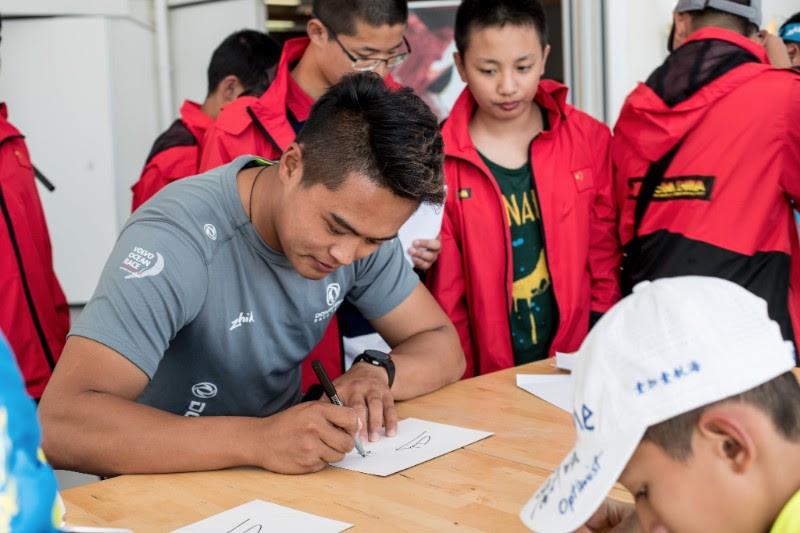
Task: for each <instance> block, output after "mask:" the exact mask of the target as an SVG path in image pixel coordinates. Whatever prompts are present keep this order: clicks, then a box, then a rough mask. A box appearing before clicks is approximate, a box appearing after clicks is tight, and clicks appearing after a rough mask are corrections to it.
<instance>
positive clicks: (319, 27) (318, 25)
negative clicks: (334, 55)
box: [306, 18, 328, 46]
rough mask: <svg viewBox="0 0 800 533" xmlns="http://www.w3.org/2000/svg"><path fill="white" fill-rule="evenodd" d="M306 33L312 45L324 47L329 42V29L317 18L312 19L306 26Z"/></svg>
mask: <svg viewBox="0 0 800 533" xmlns="http://www.w3.org/2000/svg"><path fill="white" fill-rule="evenodd" d="M306 33H307V34H308V38H309V39H311V44H314V45H316V46H322V45H324V44H325V43H327V42H328V29H327V28H326V27H325V26H324V25H323V24H322V22H321V21H320V20H319V19H317V18H311V19H310V20H309V21H308V23H307V24H306Z"/></svg>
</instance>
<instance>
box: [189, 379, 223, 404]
mask: <svg viewBox="0 0 800 533" xmlns="http://www.w3.org/2000/svg"><path fill="white" fill-rule="evenodd" d="M192 394H194V395H195V396H197V397H198V398H200V399H202V400H207V399H208V398H213V397H214V396H216V395H217V386H216V385H214V384H213V383H211V382H209V381H203V382H200V383H195V384H194V385H192Z"/></svg>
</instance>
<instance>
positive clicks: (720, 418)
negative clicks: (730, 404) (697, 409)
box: [696, 406, 756, 474]
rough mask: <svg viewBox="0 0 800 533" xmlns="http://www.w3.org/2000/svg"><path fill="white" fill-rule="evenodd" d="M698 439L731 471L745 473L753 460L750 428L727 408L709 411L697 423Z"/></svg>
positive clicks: (754, 449) (754, 455)
mask: <svg viewBox="0 0 800 533" xmlns="http://www.w3.org/2000/svg"><path fill="white" fill-rule="evenodd" d="M696 430H697V437H698V440H699V442H697V444H699V445H701V446H706V447H709V448H710V450H711V453H712V454H713V455H714V456H715V457H717V458H719V459H721V460H723V461H725V462H726V463H727V464H728V465H729V467H730V469H731V471H732V472H734V473H736V474H744V473H746V472H747V471H748V470H749V469H750V468H751V467H752V465H753V463H754V461H755V459H756V446H755V441H754V440H753V438H752V435H750V433H749V428H748V426H747V425H746V424H744V423H743V420H742V417H739V416H737V413H736V412H735V409H732V408H726V406H714V407H710V408H708V410H707V411H705V412H704V413H703V414H702V415H701V416H700V419H699V420H698V421H697V428H696Z"/></svg>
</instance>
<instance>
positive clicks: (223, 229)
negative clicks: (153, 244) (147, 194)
mask: <svg viewBox="0 0 800 533" xmlns="http://www.w3.org/2000/svg"><path fill="white" fill-rule="evenodd" d="M241 166H242V165H241V162H240V161H234V162H232V163H229V164H227V165H223V166H221V167H218V168H215V169H212V170H210V171H208V172H205V173H203V174H199V175H197V176H191V177H189V178H186V179H182V180H179V181H176V182H173V183H171V184H169V185H167V186H166V187H164V188H163V189H162V190H161V191H159V192H158V194H156V195H155V196H154V197H153V198H152V199H150V200H149V201H148V202H147V203H146V204H145V205H143V206H142V207H140V208H139V209H137V210H136V212H135V213H134V214H133V215H132V216H131V218H130V219H129V220H128V222H127V223H126V224H125V227H124V228H123V232H124V231H128V230H130V229H131V228H136V227H138V226H145V225H146V226H147V227H148V228H153V227H157V228H159V229H161V230H163V231H162V232H161V233H162V235H163V238H164V239H168V240H171V239H178V240H180V241H183V242H186V241H188V242H190V243H191V244H193V245H194V246H196V247H197V248H198V249H199V250H201V252H202V254H203V256H204V257H205V259H206V261H208V262H210V261H212V260H213V257H214V256H215V255H216V253H217V252H218V251H219V250H220V249H222V247H224V245H225V244H226V243H227V242H228V241H229V240H230V239H231V238H233V237H234V236H235V235H236V232H237V229H238V226H239V222H238V221H237V220H236V217H235V216H234V214H233V212H232V210H233V208H234V207H235V204H233V205H231V204H232V200H231V198H232V196H233V195H234V194H235V193H233V192H231V191H229V190H227V189H228V188H230V187H235V185H232V184H231V183H230V180H235V179H236V168H239V167H241Z"/></svg>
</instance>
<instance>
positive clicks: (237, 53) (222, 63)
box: [208, 30, 281, 94]
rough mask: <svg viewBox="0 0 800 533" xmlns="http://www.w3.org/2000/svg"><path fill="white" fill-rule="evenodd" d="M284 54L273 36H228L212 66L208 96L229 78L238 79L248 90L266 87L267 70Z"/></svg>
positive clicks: (255, 33)
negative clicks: (261, 86) (231, 76)
mask: <svg viewBox="0 0 800 533" xmlns="http://www.w3.org/2000/svg"><path fill="white" fill-rule="evenodd" d="M280 55H281V47H280V45H279V44H278V43H276V42H275V41H274V40H273V39H272V37H270V36H269V35H267V34H265V33H263V32H260V31H255V30H241V31H237V32H236V33H232V34H231V35H229V36H227V37H226V38H225V40H224V41H222V42H221V43H220V45H219V46H217V48H216V50H214V53H213V54H212V55H211V62H210V63H209V64H208V94H211V93H213V92H214V91H216V90H217V86H219V84H220V82H221V81H222V80H223V79H225V77H226V76H230V75H233V76H236V77H237V78H239V81H240V82H241V83H242V85H244V88H245V91H249V90H250V89H252V88H253V87H255V86H257V85H259V84H262V83H263V81H264V79H265V78H266V76H267V71H268V70H269V69H270V67H272V66H274V65H275V64H276V63H277V62H278V60H279V59H280Z"/></svg>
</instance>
